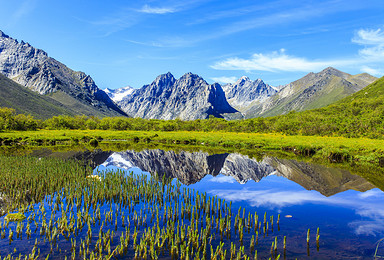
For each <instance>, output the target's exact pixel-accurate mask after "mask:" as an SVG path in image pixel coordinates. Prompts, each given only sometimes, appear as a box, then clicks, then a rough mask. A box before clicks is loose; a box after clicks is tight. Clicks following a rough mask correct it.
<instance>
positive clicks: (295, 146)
mask: <svg viewBox="0 0 384 260" xmlns="http://www.w3.org/2000/svg"><path fill="white" fill-rule="evenodd" d="M92 140H93V141H95V140H97V142H93V143H92ZM0 141H1V143H2V145H15V144H20V145H22V144H24V145H60V144H65V145H68V144H73V145H76V144H91V145H100V144H102V143H108V142H117V141H120V142H132V143H145V144H152V145H153V144H179V145H185V146H191V145H192V146H204V147H222V148H237V149H247V150H259V151H265V152H268V151H284V152H288V153H294V154H296V155H302V156H310V157H312V158H314V159H319V160H324V159H327V160H329V161H330V162H352V161H353V162H356V163H374V164H376V165H377V164H379V163H380V160H382V158H383V157H384V140H374V139H367V138H344V137H324V136H286V135H282V134H258V133H233V132H230V133H225V132H190V131H188V132H186V131H185V132H183V131H179V132H160V131H110V130H38V131H13V132H1V133H0Z"/></svg>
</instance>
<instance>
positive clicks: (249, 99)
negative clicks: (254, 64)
mask: <svg viewBox="0 0 384 260" xmlns="http://www.w3.org/2000/svg"><path fill="white" fill-rule="evenodd" d="M223 90H224V91H225V95H226V97H227V99H228V102H229V103H230V104H231V105H232V106H233V107H234V108H236V109H238V110H240V111H242V110H244V109H245V108H246V107H248V106H249V105H250V104H251V103H253V102H261V101H263V100H264V99H266V98H267V97H269V96H271V95H273V94H275V93H276V92H277V90H276V89H275V88H273V87H271V86H269V85H268V84H265V83H264V82H263V81H262V80H261V79H257V80H255V81H252V80H251V79H249V78H248V77H246V76H243V77H241V78H239V79H238V80H237V81H236V82H235V83H234V84H226V85H224V86H223Z"/></svg>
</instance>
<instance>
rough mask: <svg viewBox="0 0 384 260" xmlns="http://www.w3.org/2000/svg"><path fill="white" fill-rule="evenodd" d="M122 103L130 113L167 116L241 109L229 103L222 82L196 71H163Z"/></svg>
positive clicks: (198, 115) (197, 115)
mask: <svg viewBox="0 0 384 260" xmlns="http://www.w3.org/2000/svg"><path fill="white" fill-rule="evenodd" d="M118 104H119V105H120V106H121V107H122V108H123V110H124V111H125V112H126V113H127V114H128V115H130V116H133V117H142V118H154V119H166V120H169V119H175V118H180V119H182V120H194V119H205V118H208V117H209V115H214V116H216V117H223V114H226V113H237V110H235V109H234V108H233V107H231V106H230V105H229V104H228V102H227V100H226V99H225V94H224V92H223V89H222V88H221V86H220V85H219V84H212V85H209V84H208V83H207V82H206V81H205V80H204V79H203V78H201V77H200V76H198V75H196V74H193V73H186V74H184V75H183V76H182V77H181V78H179V79H178V80H175V79H174V78H173V76H172V74H170V73H169V74H163V75H161V76H159V77H157V78H156V80H155V81H154V82H152V83H151V84H150V85H145V86H143V87H142V88H140V89H137V90H135V91H134V92H133V93H132V94H131V95H129V96H127V97H126V98H124V99H123V100H121V101H119V102H118Z"/></svg>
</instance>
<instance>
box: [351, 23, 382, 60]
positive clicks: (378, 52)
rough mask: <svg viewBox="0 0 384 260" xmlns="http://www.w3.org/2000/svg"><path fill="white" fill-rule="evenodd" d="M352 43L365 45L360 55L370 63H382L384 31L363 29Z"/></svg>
mask: <svg viewBox="0 0 384 260" xmlns="http://www.w3.org/2000/svg"><path fill="white" fill-rule="evenodd" d="M352 42H354V43H357V44H359V45H364V48H363V49H361V50H359V54H360V55H361V56H362V57H364V58H365V59H368V60H370V61H382V60H383V59H384V31H382V29H381V28H379V29H377V30H372V29H361V30H359V31H358V32H357V33H356V35H355V37H354V38H353V39H352Z"/></svg>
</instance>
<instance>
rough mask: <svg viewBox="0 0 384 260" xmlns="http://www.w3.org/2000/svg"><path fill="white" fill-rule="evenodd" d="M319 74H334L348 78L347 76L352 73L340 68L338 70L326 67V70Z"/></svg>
mask: <svg viewBox="0 0 384 260" xmlns="http://www.w3.org/2000/svg"><path fill="white" fill-rule="evenodd" d="M315 74H316V73H315ZM317 74H319V75H320V76H324V75H332V76H337V77H340V78H343V79H346V78H348V77H349V76H350V74H348V73H345V72H342V71H340V70H337V69H335V68H333V67H328V68H325V69H324V70H322V71H320V72H319V73H317Z"/></svg>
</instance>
